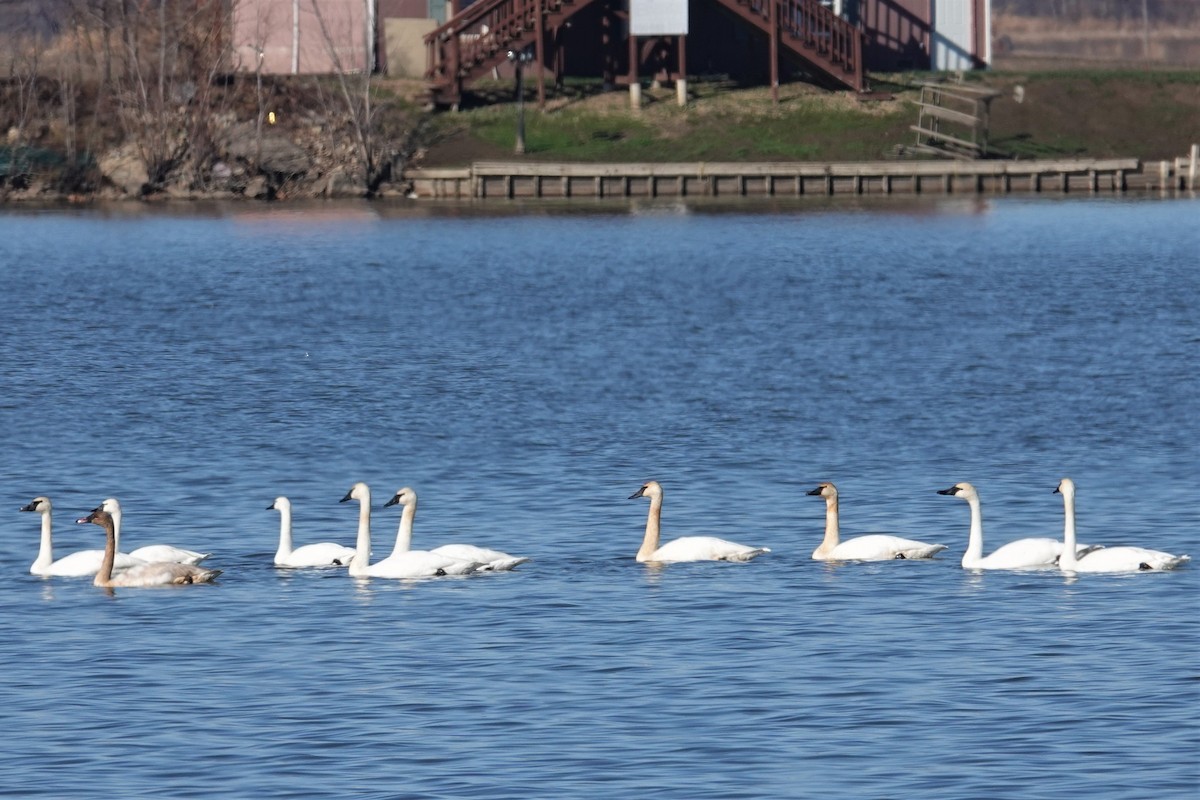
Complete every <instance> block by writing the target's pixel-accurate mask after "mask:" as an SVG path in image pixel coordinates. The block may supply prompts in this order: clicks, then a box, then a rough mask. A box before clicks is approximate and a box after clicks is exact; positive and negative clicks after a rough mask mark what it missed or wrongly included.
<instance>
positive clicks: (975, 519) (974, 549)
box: [962, 497, 983, 567]
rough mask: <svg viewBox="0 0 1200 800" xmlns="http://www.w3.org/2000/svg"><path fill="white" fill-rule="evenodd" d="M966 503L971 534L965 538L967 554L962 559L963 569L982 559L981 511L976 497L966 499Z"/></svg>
mask: <svg viewBox="0 0 1200 800" xmlns="http://www.w3.org/2000/svg"><path fill="white" fill-rule="evenodd" d="M967 503H968V504H969V505H970V506H971V533H970V535H969V537H968V538H967V552H965V553H963V557H962V565H963V566H964V567H966V566H967V565H968V563H973V562H978V561H980V560H982V559H983V509H982V508H981V507H980V505H979V498H978V497H971V498H968V500H967Z"/></svg>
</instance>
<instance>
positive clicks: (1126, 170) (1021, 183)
mask: <svg viewBox="0 0 1200 800" xmlns="http://www.w3.org/2000/svg"><path fill="white" fill-rule="evenodd" d="M1165 163H1166V162H1164V164H1165ZM1170 172H1171V171H1170V170H1166V171H1165V172H1164V171H1163V170H1160V169H1159V165H1157V164H1155V165H1153V168H1152V169H1149V170H1143V169H1142V165H1141V162H1139V161H1138V159H1136V158H1114V159H1074V160H1053V161H998V160H997V161H874V162H860V163H828V164H823V163H805V162H788V163H782V162H781V163H735V162H729V163H716V162H699V163H678V164H580V163H569V164H566V163H560V164H555V163H537V162H525V161H519V162H495V161H484V162H477V163H475V164H473V165H471V166H470V167H462V168H454V169H410V170H406V171H405V173H404V174H405V177H406V178H407V179H408V180H409V181H411V182H412V186H413V193H414V194H415V195H416V196H417V197H424V198H448V199H454V198H459V199H479V200H486V199H511V198H545V199H561V198H622V197H726V198H728V197H739V196H757V197H771V196H775V197H788V196H791V197H797V196H803V195H845V194H870V195H889V194H899V195H904V194H908V195H913V194H948V193H967V194H1007V193H1010V192H1026V193H1028V192H1035V193H1036V192H1042V193H1068V192H1069V193H1082V194H1088V193H1099V192H1124V191H1131V190H1146V189H1160V190H1163V191H1172V190H1174V189H1175V188H1178V187H1177V186H1172V185H1171V184H1172V183H1173V182H1175V181H1174V177H1173V174H1168V173H1170Z"/></svg>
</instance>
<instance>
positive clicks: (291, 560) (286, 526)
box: [267, 497, 354, 567]
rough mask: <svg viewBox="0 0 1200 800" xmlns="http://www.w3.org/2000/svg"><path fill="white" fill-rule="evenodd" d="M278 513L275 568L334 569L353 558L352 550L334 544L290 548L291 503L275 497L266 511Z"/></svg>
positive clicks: (284, 498) (318, 543) (322, 543)
mask: <svg viewBox="0 0 1200 800" xmlns="http://www.w3.org/2000/svg"><path fill="white" fill-rule="evenodd" d="M271 509H275V510H276V511H278V512H279V549H278V550H276V551H275V566H277V567H335V566H346V565H347V564H349V563H350V559H352V558H354V548H353V547H346V546H345V545H341V544H337V543H336V542H317V543H315V544H306V545H303V546H301V547H297V548H294V549H293V548H292V502H291V501H290V500H288V499H287V498H286V497H276V498H275V502H274V503H272V504H271V505H269V506H267V510H268V511H270V510H271Z"/></svg>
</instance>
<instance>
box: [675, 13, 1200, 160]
mask: <svg viewBox="0 0 1200 800" xmlns="http://www.w3.org/2000/svg"><path fill="white" fill-rule="evenodd" d="M687 85H688V84H687V36H683V35H681V36H680V37H679V78H678V79H676V81H675V100H676V101H677V102H678V103H679V105H680V106H686V105H687V92H688V88H687ZM1193 160H1194V159H1193Z"/></svg>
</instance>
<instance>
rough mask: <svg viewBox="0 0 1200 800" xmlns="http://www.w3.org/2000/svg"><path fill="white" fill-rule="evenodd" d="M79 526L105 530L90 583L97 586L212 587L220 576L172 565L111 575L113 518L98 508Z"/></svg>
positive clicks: (164, 563)
mask: <svg viewBox="0 0 1200 800" xmlns="http://www.w3.org/2000/svg"><path fill="white" fill-rule="evenodd" d="M75 521H76V522H78V523H79V524H81V525H82V524H85V523H88V522H91V523H93V524H95V525H99V526H100V527H102V528H104V562H103V563H102V564H101V565H100V571H99V572H97V573H96V579H95V580H93V581H92V583H94V584H95V585H97V586H104V587H109V588H111V587H117V586H123V587H130V588H134V587H143V586H171V585H178V584H186V583H212V582H213V580H214V579H215V578H216V577H217V576H218V575H220V574H221V570H219V569H205V568H204V567H197V566H193V565H191V564H177V563H175V562H172V561H159V562H151V563H146V564H138V565H137V566H134V567H130V568H129V569H127V570H125V571H124V572H122V573H120V574H119V575H113V572H112V568H113V560H114V558H115V556H116V552H117V527H116V522H115V521H114V520H113V517H112V514H110V513H108V512H107V511H105V510H104V509H102V508H97V509H96V510H95V511H93V512H92V513H91V514H89V515H87V516H86V517H84V518H83V519H77V520H75Z"/></svg>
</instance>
